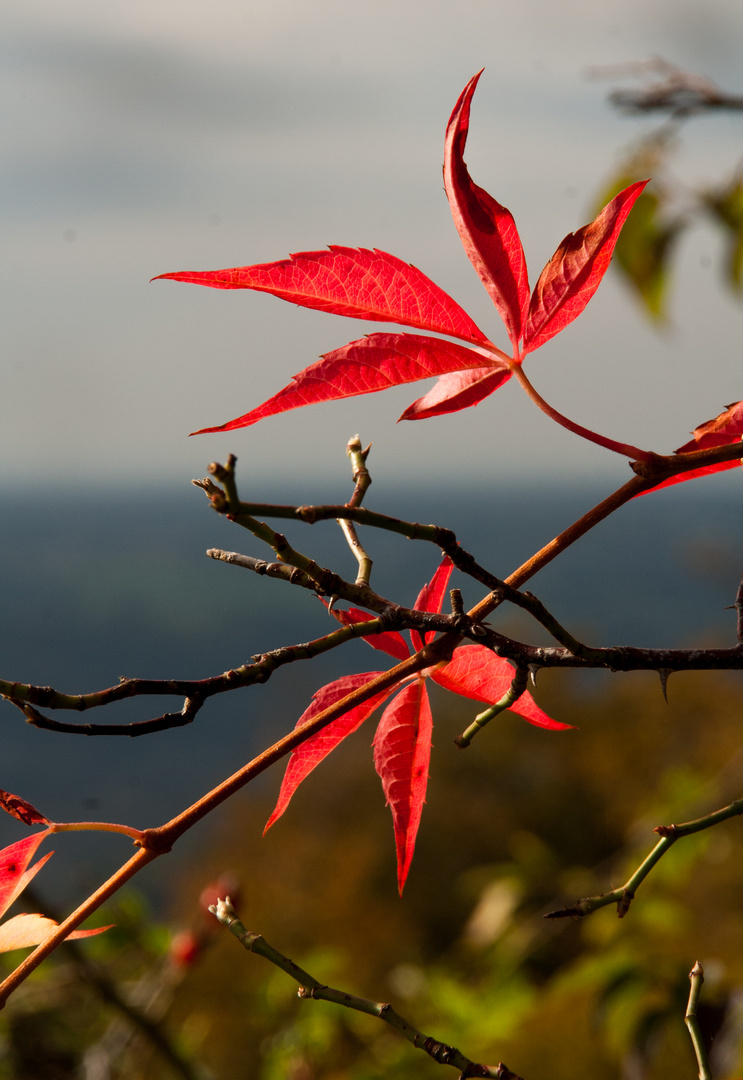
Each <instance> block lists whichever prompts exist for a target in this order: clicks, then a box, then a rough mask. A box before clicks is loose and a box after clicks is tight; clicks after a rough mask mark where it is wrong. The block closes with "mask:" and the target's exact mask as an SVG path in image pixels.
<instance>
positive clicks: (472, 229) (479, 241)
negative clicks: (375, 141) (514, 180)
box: [444, 71, 529, 349]
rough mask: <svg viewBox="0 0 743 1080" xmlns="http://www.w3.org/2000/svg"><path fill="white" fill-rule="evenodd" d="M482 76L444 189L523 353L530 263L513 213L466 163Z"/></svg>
mask: <svg viewBox="0 0 743 1080" xmlns="http://www.w3.org/2000/svg"><path fill="white" fill-rule="evenodd" d="M481 74H482V71H480V72H478V74H477V75H475V76H474V77H473V78H472V79H470V81H469V82H468V83H467V86H466V87H465V88H464V90H463V91H462V93H461V94H460V96H459V100H458V101H457V103H456V105H455V106H454V111H453V112H452V114H451V117H450V119H449V123H448V125H447V129H446V140H445V148H444V187H445V189H446V195H447V198H448V200H449V206H450V207H451V213H452V217H453V218H454V224H455V226H456V228H457V232H458V233H459V237H460V239H461V241H462V245H463V247H464V250H465V251H466V253H467V257H468V258H469V260H470V262H471V263H472V265H473V266H474V268H475V270H476V271H477V274H478V275H479V277H480V280H481V281H482V283H483V285H484V286H485V288H486V289H487V291H488V293H489V295H490V298H491V300H492V301H493V303H494V304H495V306H496V308H497V310H498V313H499V315H500V316H501V318H502V319H503V322H504V323H505V326H506V330H507V331H508V336H509V338H510V339H511V342H512V344H513V346H514V349H517V348H518V342H519V339H520V337H521V333H522V327H523V322H524V318H525V316H526V311H527V309H528V306H529V279H528V274H527V269H526V257H525V255H524V249H523V247H522V244H521V238H520V237H519V233H518V229H517V228H516V222H515V221H514V219H513V215H512V214H511V212H510V210H507V209H506V208H505V206H501V204H500V203H499V202H496V200H495V199H494V198H493V197H492V196H491V195H489V194H488V193H487V191H485V190H484V189H483V188H481V187H478V186H477V184H475V183H474V182H473V181H472V179H471V177H470V174H469V172H468V170H467V166H466V165H465V163H464V149H465V146H466V144H467V135H468V132H469V121H470V106H471V103H472V95H473V94H474V92H475V88H476V87H477V83H478V81H479V79H480V75H481Z"/></svg>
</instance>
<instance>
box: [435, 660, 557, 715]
mask: <svg viewBox="0 0 743 1080" xmlns="http://www.w3.org/2000/svg"><path fill="white" fill-rule="evenodd" d="M430 675H431V678H432V679H433V681H434V682H435V683H438V685H439V686H443V687H444V689H445V690H451V692H452V693H453V694H459V695H460V697H466V698H472V699H473V700H474V701H482V702H484V703H485V704H487V705H495V703H496V702H497V701H500V699H501V698H502V697H503V695H504V694H505V693H506V692H507V691H508V688H509V686H510V685H511V683H512V682H513V677H514V670H513V668H512V666H511V665H510V664H509V663H508V661H507V660H502V659H501V658H500V657H499V656H496V655H495V653H492V652H491V651H490V649H486V648H485V646H484V645H460V647H459V648H458V649H455V650H454V655H453V656H452V658H451V660H450V661H449V663H448V664H447V665H446V666H445V667H440V668H434V669H433V670H432V671H431V672H430ZM510 709H511V712H515V713H518V714H519V716H522V717H523V718H524V720H528V721H529V723H530V724H534V725H536V727H542V728H549V729H550V730H551V731H566V730H567V729H568V728H571V727H572V724H561V723H559V722H558V721H557V720H552V719H551V717H549V716H547V713H545V712H542V710H541V709H540V708H539V706H538V705H537V703H536V701H535V700H534V698H533V697H532V696H531V694H530V693H529V692H528V691H524V693H523V694H522V695H521V697H520V698H519V699H518V701H517V702H515V704H513V705H511V706H510Z"/></svg>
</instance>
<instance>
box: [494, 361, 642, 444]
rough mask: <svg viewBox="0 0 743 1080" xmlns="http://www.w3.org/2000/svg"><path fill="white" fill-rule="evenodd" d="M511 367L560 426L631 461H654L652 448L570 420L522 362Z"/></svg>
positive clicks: (538, 403)
mask: <svg viewBox="0 0 743 1080" xmlns="http://www.w3.org/2000/svg"><path fill="white" fill-rule="evenodd" d="M510 367H511V371H512V372H513V374H514V375H515V376H516V378H517V379H518V381H519V382H520V383H521V386H522V387H523V389H524V390H525V392H526V394H527V396H528V397H529V398H530V399H531V401H533V402H534V404H535V405H536V406H537V408H539V409H541V410H542V412H543V413H545V415H546V416H549V418H550V420H554V421H555V423H556V424H559V425H560V427H564V428H566V429H567V430H568V431H572V432H573V434H574V435H579V436H580V437H581V438H582V439H587V440H588V441H589V442H592V443H596V445H597V446H603V447H604V449H605V450H613V451H614V453H615V454H621V455H622V457H626V458H629V459H630V461H649V462H652V461H653V460H654V459H655V457H656V455H655V454H653V453H652V451H650V450H641V449H640V448H639V447H638V446H632V444H631V443H623V442H616V440H614V439H610V438H608V437H607V436H606V435H599V433H598V432H597V431H592V430H591V429H590V428H586V427H583V425H582V424H576V423H575V421H574V420H570V419H568V417H567V416H563V414H562V413H560V412H558V411H557V409H554V408H553V407H552V406H551V405H550V404H549V403H548V402H547V401H545V400H544V398H543V397H542V395H541V394H540V393H538V391H537V390H535V388H534V387H533V386H532V384H531V383H530V382H529V379H528V377H527V375H526V372H525V371H524V369H523V367H522V366H521V364H515V363H513V362H511V365H510Z"/></svg>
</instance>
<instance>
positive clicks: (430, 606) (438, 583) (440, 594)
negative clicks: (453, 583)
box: [410, 555, 454, 651]
mask: <svg viewBox="0 0 743 1080" xmlns="http://www.w3.org/2000/svg"><path fill="white" fill-rule="evenodd" d="M453 569H454V563H453V562H452V561H451V559H450V558H449V556H448V555H444V557H443V559H442V560H441V562H440V563H439V565H438V566H437V568H436V571H435V573H434V575H433V577H432V578H431V580H430V581H429V582H428V584H427V585H424V586H423V588H422V589H421V591H420V592H419V593H418V599H417V600H416V601H415V604H414V607H415V610H416V611H433V612H435V613H436V614H438V613H439V612H440V611H441V605H442V604H443V602H444V594H445V593H446V587H447V585H448V584H449V578H450V577H451V572H452V570H453ZM410 636H411V638H412V639H413V646H414V648H415V649H416V651H417V650H418V649H422V648H423V641H422V640H421V636H420V634H419V633H418V631H417V630H411V631H410ZM435 636H436V631H435V630H429V631H427V632H426V633H425V634H424V635H423V639H424V640H425V642H426V644H428V642H429V641H432V640H433V639H434V637H435Z"/></svg>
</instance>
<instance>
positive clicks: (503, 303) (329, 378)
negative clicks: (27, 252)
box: [160, 73, 645, 452]
mask: <svg viewBox="0 0 743 1080" xmlns="http://www.w3.org/2000/svg"><path fill="white" fill-rule="evenodd" d="M480 74H481V73H480ZM480 74H478V75H475V77H474V78H473V79H471V80H470V81H469V83H468V84H467V86H466V87H465V88H464V90H463V92H462V94H461V95H460V97H459V100H458V101H457V104H456V105H455V106H454V111H453V112H452V115H451V117H450V119H449V123H448V125H447V129H446V140H445V152H444V186H445V189H446V194H447V197H448V199H449V205H450V207H451V212H452V216H453V218H454V223H455V225H456V227H457V231H458V232H459V236H460V239H461V241H462V244H463V246H464V249H465V251H466V253H467V256H468V257H469V259H470V261H471V262H472V265H473V266H474V268H475V270H476V271H477V273H478V274H479V276H480V279H481V281H482V282H483V284H484V286H485V288H486V289H487V291H488V293H489V295H490V297H491V299H492V301H493V303H494V305H495V307H496V309H497V311H498V313H499V314H500V316H501V318H502V319H503V322H504V324H505V327H506V331H507V333H508V336H509V338H510V341H511V348H512V353H511V355H510V356H509V355H508V354H507V353H505V352H504V351H503V350H501V349H500V348H498V346H496V345H494V344H493V343H492V342H491V341H490V340H489V339H488V338H487V337H486V336H485V334H484V333H483V332H482V330H480V328H479V327H478V326H477V325H476V324H475V323H474V322H473V320H472V319H471V318H470V317H469V315H467V313H466V312H465V311H463V309H462V308H461V307H460V306H459V304H457V303H456V301H455V300H453V299H452V298H451V297H450V296H449V295H448V294H447V293H446V292H444V290H443V289H441V288H440V287H439V286H438V285H436V284H435V283H434V282H433V281H431V280H430V278H428V277H426V275H425V274H423V273H421V271H420V270H418V269H417V268H416V267H414V266H410V265H409V264H408V263H406V262H403V261H402V260H401V259H398V258H396V257H395V256H394V255H389V254H388V253H387V252H384V251H378V250H374V251H369V250H367V249H364V248H347V247H330V248H329V249H328V250H327V251H304V252H299V253H297V254H294V255H291V256H290V257H289V258H288V259H282V260H280V261H279V262H273V263H261V264H259V265H256V266H238V267H233V268H231V269H226V270H209V271H181V272H179V273H173V274H161V275H160V277H161V278H170V279H172V280H175V281H185V282H191V283H194V284H198V285H206V286H208V287H210V288H213V289H252V290H255V291H257V292H268V293H271V294H272V295H273V296H277V297H279V298H280V299H282V300H287V301H289V302H290V303H293V304H299V305H301V306H303V307H308V308H314V309H315V310H319V311H327V312H330V313H331V314H333V315H344V316H347V317H351V318H356V319H367V320H373V321H376V322H388V323H395V324H397V325H399V326H409V327H413V328H416V329H419V330H425V331H427V332H429V333H434V334H444V335H446V337H447V338H456V339H457V340H458V341H461V342H463V343H464V344H463V345H458V344H455V343H454V342H452V341H448V340H446V339H445V338H435V337H422V336H419V335H416V334H408V333H403V334H400V333H391V334H390V333H388V334H372V335H370V336H369V337H368V338H365V339H363V340H361V341H352V342H350V344H348V345H346V346H344V347H343V348H342V349H336V350H335V351H334V352H330V353H326V354H325V355H324V356H322V357H321V359H320V360H319V361H318V362H317V363H315V364H311V365H310V366H309V367H307V368H305V369H304V371H301V372H299V374H298V375H295V376H294V377H293V379H292V381H291V382H290V383H289V385H288V386H286V387H285V388H284V389H283V390H280V391H279V393H278V394H275V395H274V396H273V397H272V398H270V399H269V400H268V401H266V402H264V403H263V404H262V405H259V406H257V407H256V408H253V409H250V410H249V411H248V412H246V413H243V415H242V416H238V417H236V418H235V419H234V420H230V421H228V422H227V423H225V424H219V425H217V426H215V427H206V428H201V429H200V430H199V431H198V432H194V434H204V433H206V432H214V431H232V430H234V429H235V428H241V427H248V426H249V425H251V424H255V423H257V421H258V420H263V419H265V418H266V417H268V416H275V415H277V414H279V413H283V412H286V411H287V410H289V409H298V408H302V407H303V406H305V405H311V404H316V403H318V402H322V401H332V400H337V399H340V398H347V397H353V396H355V395H357V394H369V393H373V392H376V391H379V390H385V389H387V388H388V387H391V386H399V385H402V384H404V383H408V382H416V381H418V380H420V379H426V378H429V377H431V376H437V377H438V381H437V382H436V384H435V385H434V386H433V387H432V389H431V390H429V391H428V393H427V394H424V396H423V397H421V398H419V399H418V400H417V401H414V402H413V404H412V405H410V406H409V407H408V408H407V409H406V410H405V412H404V413H403V414H402V416H401V417H400V419H401V420H423V419H426V418H428V417H431V416H442V415H444V414H446V413H451V412H457V411H459V410H460V409H467V408H471V407H472V406H474V405H478V404H479V403H480V402H481V401H483V400H484V399H485V398H486V397H488V396H489V395H490V394H492V393H493V392H494V391H495V390H497V389H499V388H500V387H501V386H504V385H505V383H506V382H508V380H509V379H510V377H511V375H512V373H513V371H514V370H515V369H516V368H517V367H518V365H520V364H521V363H522V361H523V359H524V357H525V356H526V354H527V353H529V352H533V351H534V350H535V349H538V348H539V347H540V346H541V345H543V344H544V343H545V342H546V341H548V340H549V339H550V338H551V337H553V336H554V335H555V334H557V333H559V332H560V331H561V330H563V329H564V328H565V327H566V326H567V325H568V324H569V323H570V322H572V321H573V319H575V318H576V317H577V316H578V315H579V314H580V312H581V311H582V310H583V308H584V307H585V306H586V304H587V303H588V301H589V300H590V298H591V297H592V296H593V294H594V292H595V291H596V289H597V288H598V285H599V282H600V281H601V278H602V277H603V275H604V273H605V271H606V268H607V267H608V265H609V260H610V259H611V255H612V252H613V250H614V246H615V244H616V241H617V238H618V236H619V232H620V230H621V228H622V225H623V224H624V221H625V219H626V217H627V215H628V214H629V212H630V210H631V209H632V206H633V204H634V202H635V200H636V199H637V197H638V196H639V194H640V192H641V191H642V189H643V187H644V186H645V185H644V183H642V182H641V183H636V184H632V185H630V187H628V188H626V189H625V190H624V191H622V192H620V194H619V195H617V196H616V197H615V198H614V199H612V201H611V202H610V203H609V204H608V205H607V206H606V207H604V209H603V210H602V211H601V213H600V214H599V215H598V217H597V218H596V220H595V221H593V222H591V223H590V224H589V225H586V226H584V228H582V229H580V230H579V231H578V232H576V233H571V234H569V235H568V236H566V237H565V239H564V240H563V242H562V243H561V244H560V246H559V247H558V249H557V251H556V252H555V254H554V256H553V257H552V259H551V260H550V262H549V263H548V264H547V266H546V267H545V269H544V270H543V271H542V274H541V276H540V278H539V281H538V282H537V286H536V288H535V290H534V294H533V295H532V296H531V297H530V294H529V280H528V274H527V268H526V259H525V256H524V250H523V247H522V244H521V239H520V237H519V234H518V229H517V228H516V223H515V221H514V219H513V215H512V214H511V212H510V211H509V210H507V209H506V208H505V207H504V206H501V204H500V203H499V202H496V200H495V199H494V198H492V196H491V195H489V194H488V193H487V192H486V191H484V190H483V188H480V187H478V186H477V184H475V183H474V182H473V181H472V179H471V177H470V175H469V172H468V170H467V166H466V165H465V162H464V149H465V145H466V142H467V135H468V132H469V119H470V105H471V102H472V96H473V94H474V92H475V88H476V86H477V82H478V80H479V78H480ZM604 445H606V443H605V442H604ZM622 452H623V451H622Z"/></svg>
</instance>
